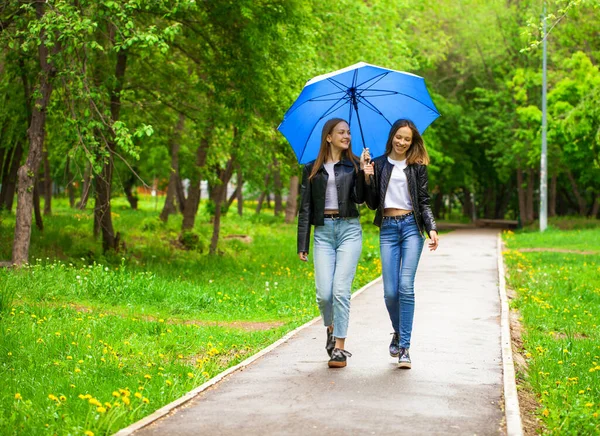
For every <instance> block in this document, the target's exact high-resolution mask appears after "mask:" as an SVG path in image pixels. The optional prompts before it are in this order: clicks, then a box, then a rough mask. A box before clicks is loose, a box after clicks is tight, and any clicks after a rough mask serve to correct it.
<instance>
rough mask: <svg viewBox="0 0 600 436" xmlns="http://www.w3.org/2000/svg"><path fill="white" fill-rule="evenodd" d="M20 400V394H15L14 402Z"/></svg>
mask: <svg viewBox="0 0 600 436" xmlns="http://www.w3.org/2000/svg"><path fill="white" fill-rule="evenodd" d="M22 399H23V396H22V395H21V394H20V393H18V392H17V393H16V394H15V400H22Z"/></svg>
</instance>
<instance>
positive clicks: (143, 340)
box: [0, 199, 380, 435]
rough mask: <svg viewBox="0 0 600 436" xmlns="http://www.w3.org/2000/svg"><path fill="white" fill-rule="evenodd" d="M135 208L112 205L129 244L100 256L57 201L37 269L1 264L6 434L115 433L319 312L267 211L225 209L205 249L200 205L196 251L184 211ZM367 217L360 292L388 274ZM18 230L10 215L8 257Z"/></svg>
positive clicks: (292, 232) (4, 234)
mask: <svg viewBox="0 0 600 436" xmlns="http://www.w3.org/2000/svg"><path fill="white" fill-rule="evenodd" d="M140 207H141V210H139V211H131V210H129V209H128V208H127V207H126V206H125V203H124V201H123V200H122V199H115V202H114V207H113V212H114V216H113V218H114V225H115V229H116V230H117V231H119V232H121V235H122V239H123V241H124V242H125V246H126V249H125V251H123V252H121V253H118V254H115V255H110V256H104V255H103V254H102V253H101V247H100V242H99V241H95V240H94V239H93V237H92V235H91V233H92V215H91V210H86V211H72V210H70V209H69V208H68V207H66V205H65V203H64V201H56V202H54V204H53V209H54V216H52V217H48V218H45V231H44V233H43V234H41V233H39V232H38V231H37V230H34V232H33V235H32V245H31V251H30V253H31V256H30V259H31V263H30V265H29V266H28V267H26V268H23V269H21V270H6V269H3V270H2V269H0V334H1V335H2V341H1V342H0V379H1V380H3V383H2V385H1V386H0V434H47V433H48V434H83V433H84V432H85V431H92V432H93V433H95V434H96V435H98V434H111V433H113V432H115V431H117V430H118V429H119V428H122V427H124V426H126V425H128V424H130V423H132V422H134V421H136V420H138V419H140V418H142V417H143V416H145V415H147V414H149V413H151V412H153V411H154V410H156V409H158V408H160V407H161V406H163V405H164V404H166V403H168V402H170V401H172V400H174V399H176V398H178V397H179V396H181V395H182V394H184V393H185V392H188V391H189V390H191V389H193V388H194V387H195V386H198V385H200V384H202V383H203V382H204V381H206V380H208V379H209V378H211V377H213V376H214V375H216V374H218V373H219V372H221V371H223V370H224V369H226V368H228V367H230V366H232V365H235V364H237V363H238V362H240V361H241V360H243V359H245V358H247V357H248V356H249V355H251V354H253V353H255V352H257V351H258V350H260V349H262V348H264V347H265V346H267V345H268V344H270V343H272V342H274V341H275V340H277V339H278V338H280V337H281V336H283V335H284V334H285V333H287V332H288V331H290V330H291V329H293V328H295V327H296V326H298V325H300V324H302V323H304V322H306V321H307V320H309V319H311V318H313V317H314V316H317V315H318V309H317V307H316V304H315V296H314V278H313V265H312V262H309V263H304V262H301V261H299V260H298V258H297V255H296V225H295V224H291V225H286V224H284V222H283V217H274V216H272V210H266V211H265V213H263V214H261V215H258V216H257V215H255V214H254V213H253V211H251V210H247V211H246V215H244V217H241V218H240V217H238V216H237V214H235V213H234V212H235V211H231V212H230V213H229V214H228V216H227V217H225V219H224V221H223V225H222V231H221V242H220V244H219V250H220V254H219V255H217V256H209V255H208V254H207V253H206V249H207V246H208V241H209V240H210V236H211V232H212V225H211V224H210V222H209V216H208V214H207V212H206V210H205V206H204V205H203V206H201V211H200V213H199V215H198V219H197V224H196V227H195V228H194V231H193V233H190V234H188V235H187V237H188V238H189V240H188V246H192V247H193V249H184V248H183V246H182V245H181V242H180V241H179V238H178V236H179V228H180V225H181V217H178V216H175V217H171V219H170V220H169V223H168V224H163V223H161V222H160V221H158V220H157V219H156V216H157V214H158V212H159V211H160V209H158V210H155V207H154V203H153V202H152V200H151V199H145V200H143V201H142V202H141V204H140ZM371 218H372V213H370V212H369V211H367V212H366V214H365V216H364V217H363V219H362V220H363V222H364V223H365V224H363V230H364V239H363V256H362V257H361V262H360V264H359V267H358V271H357V275H356V279H355V282H354V289H358V288H359V287H361V286H362V285H364V284H366V283H367V282H369V281H370V280H372V279H374V278H375V277H377V276H378V275H379V273H380V263H379V256H378V247H377V237H378V235H377V231H376V228H375V227H374V226H372V225H370V224H366V223H367V222H369V220H370V219H371ZM13 225H14V217H13V216H11V215H9V214H4V215H3V216H2V219H1V220H0V258H4V259H8V258H10V244H11V243H12V226H13ZM228 235H245V236H247V237H248V238H247V239H244V240H242V239H240V238H227V236H228ZM136 393H137V396H136ZM138 397H139V398H138Z"/></svg>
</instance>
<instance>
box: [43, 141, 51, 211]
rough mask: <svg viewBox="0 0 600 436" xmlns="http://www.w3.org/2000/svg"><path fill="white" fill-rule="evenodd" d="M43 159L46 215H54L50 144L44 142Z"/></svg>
mask: <svg viewBox="0 0 600 436" xmlns="http://www.w3.org/2000/svg"><path fill="white" fill-rule="evenodd" d="M42 159H43V161H44V185H43V186H44V191H43V192H44V215H46V216H49V215H52V178H51V176H50V161H49V160H48V144H44V151H43V153H42Z"/></svg>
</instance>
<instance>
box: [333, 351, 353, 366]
mask: <svg viewBox="0 0 600 436" xmlns="http://www.w3.org/2000/svg"><path fill="white" fill-rule="evenodd" d="M350 356H352V353H350V352H348V351H346V350H342V349H340V348H335V349H334V350H333V353H331V359H329V362H328V365H329V367H330V368H343V367H344V366H346V358H347V357H350Z"/></svg>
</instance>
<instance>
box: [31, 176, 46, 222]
mask: <svg viewBox="0 0 600 436" xmlns="http://www.w3.org/2000/svg"><path fill="white" fill-rule="evenodd" d="M33 215H34V216H35V226H36V227H37V228H38V230H39V231H40V232H43V231H44V220H43V218H42V210H41V208H40V188H39V183H38V182H37V181H36V182H35V184H34V185H33Z"/></svg>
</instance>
